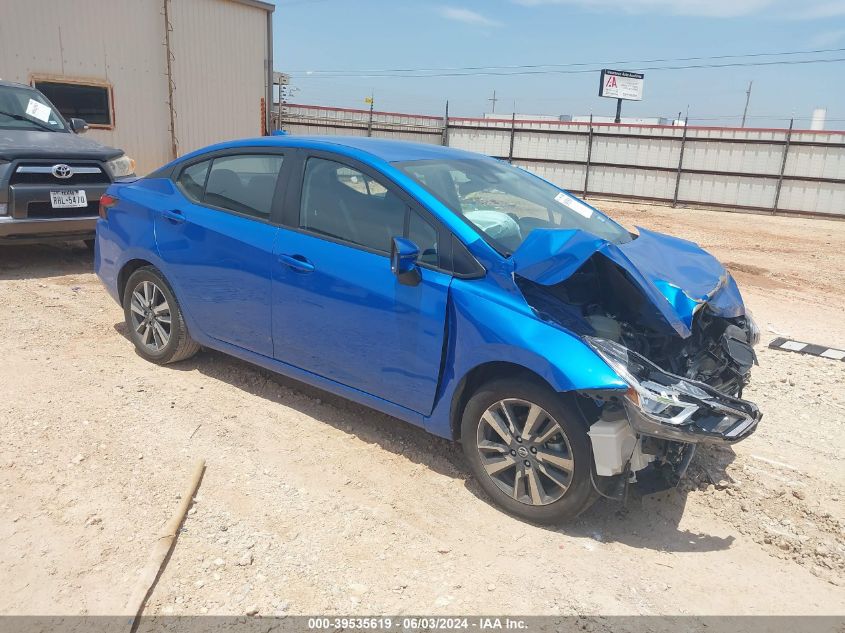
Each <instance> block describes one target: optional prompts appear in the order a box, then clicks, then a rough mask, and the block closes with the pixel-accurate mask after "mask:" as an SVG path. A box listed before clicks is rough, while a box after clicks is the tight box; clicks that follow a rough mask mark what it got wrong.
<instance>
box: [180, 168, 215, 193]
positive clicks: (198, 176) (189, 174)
mask: <svg viewBox="0 0 845 633" xmlns="http://www.w3.org/2000/svg"><path fill="white" fill-rule="evenodd" d="M210 165H211V161H210V160H204V161H203V162H201V163H197V164H195V165H190V166H188V167H185V169H183V170H182V173H181V174H179V178H178V180H177V182H178V183H179V184H180V185H182V191H184V192H185V195H186V196H188V197H189V198H190V199H191V200H193V201H194V202H202V195H203V191H205V179H206V176H208V168H209V166H210Z"/></svg>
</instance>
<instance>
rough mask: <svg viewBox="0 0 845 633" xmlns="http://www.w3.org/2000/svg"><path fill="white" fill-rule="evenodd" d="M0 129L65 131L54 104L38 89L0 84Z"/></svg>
mask: <svg viewBox="0 0 845 633" xmlns="http://www.w3.org/2000/svg"><path fill="white" fill-rule="evenodd" d="M0 129H4V130H43V131H45V132H61V131H65V129H66V128H65V123H64V121H63V120H62V117H61V116H60V115H59V113H58V112H56V110H55V108H54V107H53V105H52V104H51V103H50V102H49V101H47V99H46V97H44V95H42V94H41V93H40V92H38V91H37V90H31V89H30V88H24V87H18V86H0Z"/></svg>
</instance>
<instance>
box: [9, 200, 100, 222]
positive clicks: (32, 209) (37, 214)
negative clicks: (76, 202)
mask: <svg viewBox="0 0 845 633" xmlns="http://www.w3.org/2000/svg"><path fill="white" fill-rule="evenodd" d="M99 207H100V201H99V200H95V201H94V202H89V203H88V206H87V207H78V208H76V209H54V208H53V206H52V205H51V204H50V203H49V202H30V203H29V204H28V205H27V207H26V209H27V216H28V217H30V218H90V217H91V216H94V215H97V214H98V213H99V212H100V210H99Z"/></svg>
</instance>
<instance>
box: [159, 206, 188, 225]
mask: <svg viewBox="0 0 845 633" xmlns="http://www.w3.org/2000/svg"><path fill="white" fill-rule="evenodd" d="M161 215H162V216H163V217H164V218H166V219H168V220H170V221H171V222H173V223H174V224H182V223H183V222H184V221H185V215H184V214H183V213H182V212H181V211H180V210H179V209H170V210H169V211H162V212H161Z"/></svg>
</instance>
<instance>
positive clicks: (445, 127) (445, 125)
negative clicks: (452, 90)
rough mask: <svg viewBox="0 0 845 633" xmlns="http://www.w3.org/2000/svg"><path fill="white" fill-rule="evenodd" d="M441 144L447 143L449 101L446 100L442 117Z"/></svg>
mask: <svg viewBox="0 0 845 633" xmlns="http://www.w3.org/2000/svg"><path fill="white" fill-rule="evenodd" d="M440 144H441V145H448V144H449V101H448V100H447V101H446V115H445V116H444V117H443V135H442V136H441V139H440Z"/></svg>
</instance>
